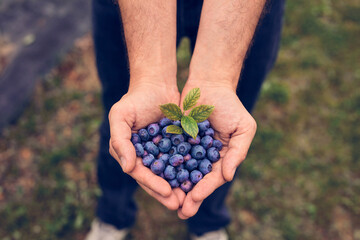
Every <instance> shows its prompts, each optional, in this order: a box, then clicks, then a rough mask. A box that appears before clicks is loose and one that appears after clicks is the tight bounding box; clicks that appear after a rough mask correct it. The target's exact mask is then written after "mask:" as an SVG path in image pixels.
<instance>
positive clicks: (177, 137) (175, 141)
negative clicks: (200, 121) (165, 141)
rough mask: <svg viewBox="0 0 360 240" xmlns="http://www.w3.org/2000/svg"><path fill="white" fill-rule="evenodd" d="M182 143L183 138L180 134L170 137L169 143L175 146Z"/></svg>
mask: <svg viewBox="0 0 360 240" xmlns="http://www.w3.org/2000/svg"><path fill="white" fill-rule="evenodd" d="M182 142H184V136H183V135H181V134H177V135H173V136H171V143H172V144H173V145H175V146H177V145H179V144H180V143H182Z"/></svg>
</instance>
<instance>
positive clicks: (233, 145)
mask: <svg viewBox="0 0 360 240" xmlns="http://www.w3.org/2000/svg"><path fill="white" fill-rule="evenodd" d="M255 131H256V123H255V121H254V127H251V128H249V130H247V131H245V132H242V133H238V132H239V131H237V132H235V133H234V134H233V135H232V136H231V139H230V142H229V150H228V151H227V152H226V154H225V156H224V160H223V164H222V174H223V176H224V178H225V180H226V181H232V179H233V178H234V175H235V171H236V169H237V167H238V166H239V165H240V163H241V162H242V161H244V160H245V158H246V155H247V152H248V150H249V148H250V145H251V142H252V140H253V138H254V136H255Z"/></svg>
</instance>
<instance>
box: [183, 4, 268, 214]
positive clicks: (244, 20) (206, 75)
mask: <svg viewBox="0 0 360 240" xmlns="http://www.w3.org/2000/svg"><path fill="white" fill-rule="evenodd" d="M265 2H266V0H254V1H246V0H228V1H218V0H207V1H204V4H203V8H202V11H201V19H200V26H199V30H198V35H197V39H196V45H195V49H194V54H193V56H192V58H191V63H190V67H189V80H188V82H187V83H186V86H185V88H184V91H183V94H182V98H184V97H185V96H186V94H187V92H188V91H190V89H192V88H194V87H199V88H200V90H201V97H200V101H199V103H200V104H208V105H214V106H215V110H214V112H213V113H212V114H211V115H210V118H209V121H210V123H211V125H212V126H213V128H214V130H215V138H217V139H219V140H220V141H222V143H223V144H224V147H223V150H222V151H221V152H220V160H219V161H218V162H216V163H215V164H213V170H212V172H210V173H209V174H207V175H206V176H205V177H204V178H203V179H202V180H201V181H200V182H199V183H198V184H197V185H196V186H195V187H194V189H193V190H191V191H190V192H189V193H188V194H187V195H186V198H185V201H184V203H183V205H182V208H181V209H179V210H178V215H179V217H180V218H183V219H186V218H188V217H191V216H193V215H195V213H196V212H197V211H198V209H199V207H200V205H201V203H202V201H203V200H204V199H205V198H206V197H208V196H209V195H210V194H211V193H212V192H213V191H214V190H215V189H217V188H218V187H220V186H221V185H223V184H224V183H225V182H226V181H231V180H232V179H233V177H234V174H235V171H236V168H237V166H239V164H240V163H241V162H242V161H243V160H244V159H245V157H246V154H247V151H248V149H249V147H250V144H251V141H252V139H253V138H254V135H255V131H256V123H255V121H254V119H253V118H252V117H251V115H250V114H249V113H248V112H247V111H246V109H245V108H244V106H243V105H242V103H241V102H240V100H239V99H238V97H237V96H236V93H235V90H236V87H237V83H238V80H239V75H240V72H241V68H242V65H243V61H244V59H245V56H246V52H247V50H248V48H249V44H250V42H251V39H252V37H253V34H254V31H255V28H256V26H257V23H258V20H259V17H260V15H261V12H262V10H263V7H264V5H265Z"/></svg>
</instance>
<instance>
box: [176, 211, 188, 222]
mask: <svg viewBox="0 0 360 240" xmlns="http://www.w3.org/2000/svg"><path fill="white" fill-rule="evenodd" d="M181 210H182V209H181V208H179V209H178V210H177V214H178V217H179V218H180V219H182V220H186V219H188V218H189V217H187V216H185V215H184V214H183V213H182V211H181Z"/></svg>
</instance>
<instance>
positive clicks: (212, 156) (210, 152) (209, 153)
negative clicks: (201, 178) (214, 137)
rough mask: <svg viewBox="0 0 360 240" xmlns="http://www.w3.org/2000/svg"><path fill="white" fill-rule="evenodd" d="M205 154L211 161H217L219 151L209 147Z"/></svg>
mask: <svg viewBox="0 0 360 240" xmlns="http://www.w3.org/2000/svg"><path fill="white" fill-rule="evenodd" d="M206 156H207V158H208V159H209V160H210V161H211V162H217V161H218V160H219V159H220V153H219V151H218V150H217V149H216V148H215V147H211V148H209V149H208V150H207V152H206Z"/></svg>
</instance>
